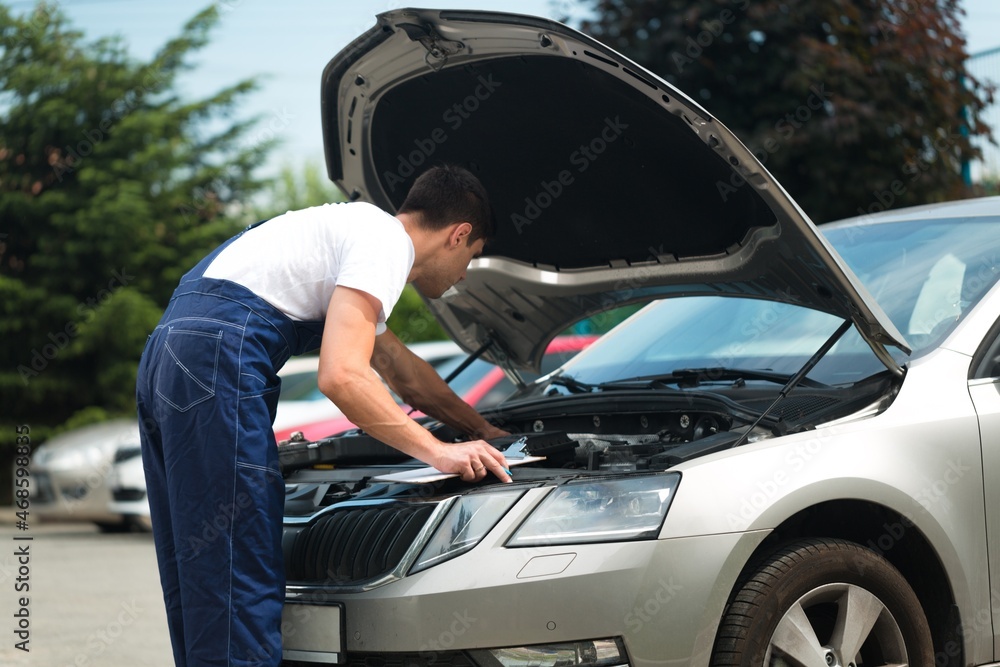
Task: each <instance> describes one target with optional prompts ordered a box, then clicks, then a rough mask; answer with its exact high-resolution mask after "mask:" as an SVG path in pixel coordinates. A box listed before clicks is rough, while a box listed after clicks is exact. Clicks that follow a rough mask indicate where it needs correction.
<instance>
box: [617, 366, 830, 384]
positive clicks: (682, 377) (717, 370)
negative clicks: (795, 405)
mask: <svg viewBox="0 0 1000 667" xmlns="http://www.w3.org/2000/svg"><path fill="white" fill-rule="evenodd" d="M792 377H794V376H792V375H785V374H784V373H775V372H773V371H765V370H753V369H749V368H728V367H725V366H711V367H708V368H678V369H675V370H673V371H670V372H669V373H661V374H658V375H641V376H639V377H634V378H627V379H622V380H612V381H610V382H602V383H601V384H600V385H598V387H599V388H601V389H604V388H606V387H616V386H617V387H621V386H622V385H625V384H631V383H639V384H645V385H646V386H649V387H650V388H655V387H656V386H657V385H662V384H676V385H677V386H678V387H698V386H700V385H701V384H702V383H703V382H720V381H730V380H731V381H733V382H735V383H737V384H742V381H746V380H764V381H766V382H775V383H777V384H782V385H783V384H785V383H787V382H788V381H789V380H790V379H792ZM799 384H801V385H802V386H804V387H814V388H823V387H826V386H827V385H825V384H823V383H822V382H817V381H816V380H810V379H809V378H806V377H803V378H801V379H800V380H799Z"/></svg>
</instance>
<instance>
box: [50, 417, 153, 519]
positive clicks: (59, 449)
mask: <svg viewBox="0 0 1000 667" xmlns="http://www.w3.org/2000/svg"><path fill="white" fill-rule="evenodd" d="M130 447H135V448H138V447H139V425H138V423H136V421H135V420H134V419H112V420H108V421H105V422H100V423H97V424H89V425H87V426H83V427H80V428H77V429H72V430H70V431H66V432H64V433H60V434H59V435H57V436H55V437H54V438H52V439H50V440H48V441H47V442H45V443H43V444H42V445H41V446H39V447H38V449H37V450H35V453H34V455H33V456H32V459H31V475H32V477H34V483H33V485H32V487H31V494H32V495H31V512H32V514H33V515H34V516H36V517H37V518H40V519H43V520H46V521H87V522H92V523H95V524H97V526H98V528H99V529H100V530H101V531H102V532H118V531H125V530H129V529H130V528H131V525H132V524H131V523H130V522H129V520H128V517H127V516H125V515H123V514H122V513H121V512H117V511H114V510H112V509H109V507H108V503H110V502H111V499H112V496H111V490H110V488H109V486H108V480H109V477H110V476H111V474H112V470H113V468H114V457H115V453H116V452H117V451H118V450H119V449H121V448H126V449H127V448H130Z"/></svg>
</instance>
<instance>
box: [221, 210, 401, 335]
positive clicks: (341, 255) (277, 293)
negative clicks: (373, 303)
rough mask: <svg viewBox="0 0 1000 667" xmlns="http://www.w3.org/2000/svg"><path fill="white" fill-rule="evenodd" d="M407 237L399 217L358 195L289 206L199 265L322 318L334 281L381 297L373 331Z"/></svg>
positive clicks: (385, 312) (289, 311)
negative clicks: (336, 201) (300, 206)
mask: <svg viewBox="0 0 1000 667" xmlns="http://www.w3.org/2000/svg"><path fill="white" fill-rule="evenodd" d="M413 254H414V253H413V242H412V241H410V237H409V235H408V234H407V233H406V231H405V230H404V229H403V225H402V223H400V222H399V220H397V219H396V218H394V217H393V216H391V215H389V214H388V213H386V212H385V211H383V210H382V209H380V208H378V207H376V206H373V205H371V204H367V203H364V202H353V203H341V204H324V205H322V206H314V207H313V208H307V209H304V210H301V211H289V212H288V213H285V214H284V215H279V216H278V217H276V218H274V219H272V220H268V221H267V222H265V223H264V224H262V225H259V226H257V227H254V228H253V229H251V230H249V231H247V232H244V233H243V235H242V236H240V237H239V238H238V239H236V240H235V241H233V242H232V243H231V244H229V246H228V247H226V248H225V249H224V250H223V251H222V252H221V253H219V255H218V257H216V258H215V259H214V260H212V263H211V264H210V265H209V266H208V269H207V270H206V271H205V277H206V278H217V279H221V280H230V281H232V282H234V283H238V284H240V285H243V286H244V287H246V288H248V289H250V290H251V291H253V292H254V293H255V294H257V296H259V297H261V298H262V299H264V300H265V301H267V302H268V303H270V304H271V305H272V306H274V307H275V308H277V309H278V310H280V311H281V312H283V313H284V314H285V315H287V316H288V317H289V318H291V319H293V320H298V321H307V322H308V321H323V320H324V319H325V318H326V310H327V306H328V305H329V304H330V297H331V296H332V295H333V288H334V287H336V286H337V285H344V286H346V287H351V288H354V289H358V290H361V291H363V292H367V293H368V294H370V295H372V296H373V297H375V298H376V299H378V300H379V303H381V304H382V310H381V311H380V312H379V319H378V326H377V328H376V334H381V333H383V332H384V331H385V320H386V318H388V317H389V313H391V312H392V308H393V306H395V305H396V301H397V300H398V299H399V294H400V292H402V291H403V287H405V286H406V278H407V276H408V275H409V273H410V268H411V267H412V266H413Z"/></svg>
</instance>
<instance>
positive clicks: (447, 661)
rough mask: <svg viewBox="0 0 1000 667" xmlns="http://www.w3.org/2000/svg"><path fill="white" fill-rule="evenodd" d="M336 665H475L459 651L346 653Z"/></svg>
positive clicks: (308, 666)
mask: <svg viewBox="0 0 1000 667" xmlns="http://www.w3.org/2000/svg"><path fill="white" fill-rule="evenodd" d="M344 658H345V660H344V662H343V663H341V664H340V665H339V666H338V667H475V663H474V662H472V661H471V660H470V659H469V658H468V656H466V655H465V653H462V652H461V651H424V652H423V653H348V654H347V655H346V656H344ZM281 665H282V667H316V663H314V662H296V661H294V660H285V661H283V662H282V663H281Z"/></svg>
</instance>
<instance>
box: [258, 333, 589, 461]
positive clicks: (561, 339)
mask: <svg viewBox="0 0 1000 667" xmlns="http://www.w3.org/2000/svg"><path fill="white" fill-rule="evenodd" d="M597 339H598V336H592V335H580V336H557V337H556V338H554V339H553V340H552V342H551V343H549V346H548V347H547V348H545V356H544V357H542V367H541V371H542V372H541V373H540V374H539V373H533V372H527V371H522V372H521V377H523V378H524V380H525V382H532V381H534V380H535V379H537V378H539V377H541V376H542V375H546V374H548V373H551V372H552V371H554V370H555V369H557V368H559V367H560V366H562V365H563V364H564V363H566V362H567V361H568V360H569V359H571V358H572V357H574V356H575V355H576V354H577V352H579V351H580V350H583V349H585V348H586V347H587V346H588V345H590V344H591V343H593V342H594V341H595V340H597ZM464 359H465V358H464V357H456V358H453V359H450V360H448V361H447V362H445V363H442V364H439V365H438V366H436V367H435V370H437V372H438V373H439V374H440V375H441V377H448V374H449V373H451V372H452V371H453V370H454V369H455V368H457V367H458V365H459V364H461V363H462V361H464ZM451 388H452V389H453V390H454V391H455V393H456V394H458V395H459V396H461V397H462V398H463V399H465V402H466V403H468V404H469V405H471V406H472V407H474V408H476V409H477V410H480V411H482V410H486V409H488V408H492V407H494V406H495V405H497V404H498V403H500V402H501V401H502V400H503V399H505V398H507V397H508V396H510V394H511V393H513V391H514V389H515V387H514V383H513V382H511V381H510V380H509V379H508V378H507V376H506V375H504V372H503V369H501V368H500V367H499V366H497V365H496V364H492V363H490V362H488V361H483V360H482V359H477V360H475V361H473V362H472V363H471V364H469V367H468V368H466V369H465V370H463V371H462V372H461V373H460V374H459V375H458V377H456V378H455V379H454V380H452V382H451ZM422 415H423V413H421V412H414V413H413V415H412V416H413V417H420V416H422ZM352 428H355V426H354V424H353V423H351V421H350V420H349V419H348V418H347V417H344V416H340V417H335V418H332V419H324V420H322V421H316V422H311V423H308V424H300V425H298V426H291V427H285V428H282V429H280V430H276V431H275V432H274V436H275V438H276V439H277V441H278V442H281V441H282V440H288V439H289V438H291V437H292V433H295V432H296V431H301V432H302V435H303V436H304V437H305V439H306V440H319V439H320V438H325V437H327V436H330V435H333V434H334V433H340V432H341V431H346V430H348V429H352Z"/></svg>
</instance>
